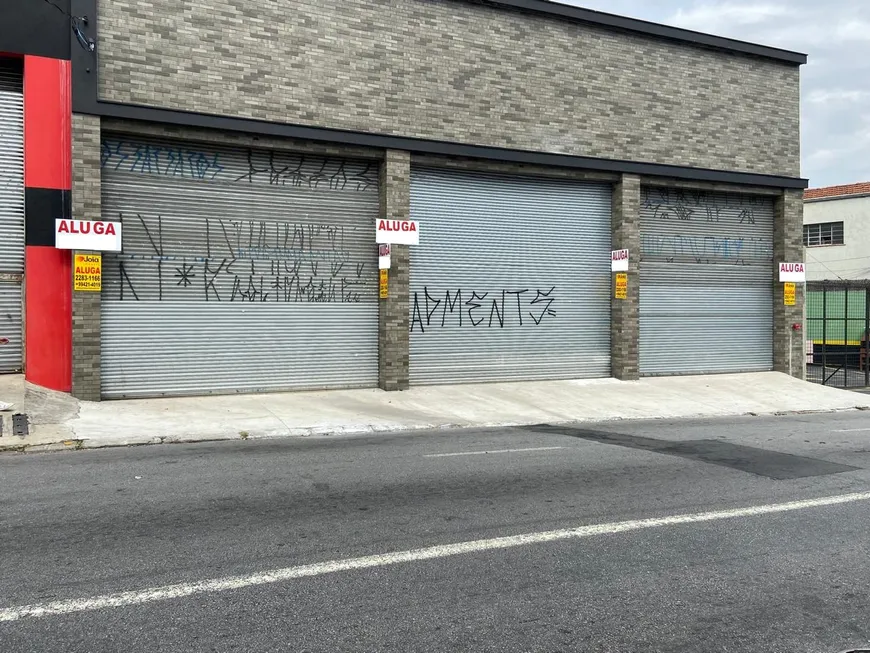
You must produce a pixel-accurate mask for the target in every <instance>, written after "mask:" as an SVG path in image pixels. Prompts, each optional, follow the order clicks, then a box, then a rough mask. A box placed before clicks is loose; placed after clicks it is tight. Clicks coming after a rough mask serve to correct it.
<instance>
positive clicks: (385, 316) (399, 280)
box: [378, 150, 411, 390]
mask: <svg viewBox="0 0 870 653" xmlns="http://www.w3.org/2000/svg"><path fill="white" fill-rule="evenodd" d="M380 181H381V186H380V191H381V215H382V216H384V217H386V218H390V219H394V220H407V219H408V218H409V217H410V214H411V160H410V156H409V154H408V153H407V152H401V151H397V150H387V152H386V154H385V156H384V161H383V163H382V164H381V175H380ZM409 254H410V253H409V251H408V245H393V246H392V253H391V259H392V260H391V262H390V263H391V266H390V270H389V296H388V297H387V298H386V299H381V300H379V301H380V308H379V311H378V352H379V354H378V385H379V386H380V388H381V389H383V390H407V388H408V368H409V363H410V360H409V356H408V348H409V340H408V338H409V332H408V328H409V315H408V313H409V311H410V305H409V304H408V288H409V286H410V256H409Z"/></svg>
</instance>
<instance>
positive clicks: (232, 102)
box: [98, 0, 799, 176]
mask: <svg viewBox="0 0 870 653" xmlns="http://www.w3.org/2000/svg"><path fill="white" fill-rule="evenodd" d="M98 48H99V50H100V53H101V54H100V69H99V92H100V96H101V98H102V99H106V100H113V101H119V102H132V103H136V104H144V105H151V106H161V107H168V108H175V109H183V110H190V111H199V112H204V113H213V114H223V115H230V116H238V117H248V118H257V119H264V120H273V121H279V122H289V123H297V124H305V125H318V126H327V127H335V128H342V129H353V130H362V131H369V132H378V133H388V134H396V135H406V136H418V137H424V138H431V139H443V140H448V141H456V142H462V143H472V144H481V145H492V146H503V147H510V148H516V149H529V150H540V151H547V152H560V153H567V154H574V155H588V156H597V157H606V158H617V159H630V160H636V161H650V162H658V163H669V164H678V165H688V166H699V167H708V168H717V169H728V170H740V171H747V172H756V173H769V174H782V175H794V176H796V175H798V174H799V69H798V68H797V67H795V66H791V65H786V64H780V63H776V62H773V61H769V60H764V59H760V58H753V57H749V56H746V55H737V54H729V53H724V52H717V51H713V50H706V49H702V48H699V47H695V46H690V45H686V44H679V43H673V42H667V41H660V40H656V39H652V38H650V37H646V36H642V35H632V34H627V33H617V32H609V31H606V30H603V29H601V28H597V27H592V26H586V25H581V24H578V23H572V22H568V21H564V20H560V19H557V18H554V17H548V16H543V15H538V14H528V13H522V12H518V11H514V10H508V9H504V8H494V7H491V6H485V5H483V4H476V3H471V2H467V1H464V0H342V1H341V2H334V1H331V0H286V1H285V2H280V3H277V2H273V1H271V0H248V1H246V2H238V1H237V0H186V1H185V2H178V1H177V0H152V1H151V2H148V3H143V2H140V1H139V0H112V1H111V2H102V3H100V16H99V43H98Z"/></svg>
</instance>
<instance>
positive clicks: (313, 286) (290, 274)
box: [102, 135, 379, 397]
mask: <svg viewBox="0 0 870 653" xmlns="http://www.w3.org/2000/svg"><path fill="white" fill-rule="evenodd" d="M377 171H378V165H377V162H375V161H372V162H366V161H357V160H346V159H342V158H337V157H336V158H328V159H326V158H320V157H314V156H308V155H305V156H300V155H296V154H289V153H285V152H277V151H267V150H258V149H248V150H246V149H240V148H226V147H220V146H216V145H205V144H195V143H189V142H171V141H167V142H162V141H152V140H143V139H138V138H136V139H134V138H129V137H126V136H122V135H104V138H103V143H102V202H103V204H102V206H103V218H104V219H107V220H109V219H111V220H121V221H122V223H123V253H122V254H107V255H105V260H104V271H103V292H102V392H103V394H104V396H106V397H143V396H154V395H184V394H205V393H226V392H255V391H267V390H280V389H290V388H333V387H360V386H373V385H376V384H377V357H378V338H377V333H378V304H377V301H378V299H377V256H376V249H375V246H374V244H373V243H374V231H373V230H374V224H375V219H376V218H377V215H378V206H379V204H378V172H377Z"/></svg>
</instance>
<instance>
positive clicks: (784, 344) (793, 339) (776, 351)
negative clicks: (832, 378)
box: [773, 190, 806, 379]
mask: <svg viewBox="0 0 870 653" xmlns="http://www.w3.org/2000/svg"><path fill="white" fill-rule="evenodd" d="M773 210H774V214H773V261H774V263H775V264H778V263H779V262H781V261H786V262H790V263H793V262H798V261H803V260H804V243H803V221H804V202H803V193H802V192H801V191H799V190H794V191H791V190H789V191H784V192H783V194H782V195H781V196H780V197H778V198H777V199H776V202H775V204H774V209H773ZM773 284H774V289H773V369H774V370H776V371H777V372H785V373H786V374H791V375H792V376H796V377H798V378H800V379H803V378H806V358H805V356H806V355H805V344H806V343H805V340H806V325H805V323H804V290H805V289H804V285H803V284H802V283H799V284H796V285H795V294H796V299H795V305H794V306H785V305H784V304H783V291H784V286H783V284H782V283H780V281H779V273H777V272H775V273H774V279H773ZM793 324H800V325H801V330H800V331H794V330H793V329H792V325H793ZM789 350H791V351H789Z"/></svg>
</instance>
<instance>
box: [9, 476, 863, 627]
mask: <svg viewBox="0 0 870 653" xmlns="http://www.w3.org/2000/svg"><path fill="white" fill-rule="evenodd" d="M867 500H870V492H855V493H853V494H841V495H837V496H832V497H821V498H818V499H803V500H801V501H789V502H788V503H773V504H766V505H760V506H748V507H746V508H734V509H732V510H716V511H712V512H700V513H689V514H682V515H671V516H670V517H653V518H651V519H634V520H631V521H623V522H612V523H608V524H590V525H588V526H578V527H576V528H566V529H561V530H555V531H543V532H539V533H527V534H525V535H510V536H508V537H495V538H492V539H488V540H472V541H470V542H458V543H456V544H443V545H438V546H430V547H426V548H423V549H412V550H410V551H396V552H393V553H382V554H378V555H371V556H364V557H361V558H348V559H345V560H332V561H330V562H318V563H315V564H311V565H302V566H299V567H285V568H283V569H273V570H271V571H263V572H259V573H255V574H247V575H244V576H227V577H225V578H214V579H211V580H203V581H199V582H195V583H179V584H177V585H164V586H163V587H152V588H149V589H144V590H132V591H129V592H119V593H117V594H104V595H102V596H94V597H90V598H81V599H69V600H65V601H52V602H50V603H35V604H33V605H21V606H16V607H10V608H3V609H0V622H4V621H18V620H19V619H27V618H35V617H47V616H51V615H64V614H71V613H76V612H86V611H89V610H105V609H107V608H121V607H125V606H131V605H142V604H143V603H153V602H155V601H166V600H169V599H178V598H183V597H186V596H193V595H195V594H207V593H212V592H225V591H228V590H237V589H242V588H245V587H256V586H258V585H269V584H271V583H282V582H285V581H289V580H294V579H297V578H308V577H311V576H322V575H324V574H333V573H335V572H338V571H352V570H358V569H370V568H372V567H386V566H389V565H396V564H400V563H404V562H420V561H423V560H435V559H437V558H447V557H451V556H457V555H463V554H467V553H479V552H481V551H493V550H497V549H510V548H514V547H518V546H527V545H529V544H543V543H545V542H557V541H560V540H571V539H580V538H585V537H595V536H598V535H613V534H615V533H626V532H629V531H637V530H642V529H645V528H658V527H661V526H676V525H679V524H698V523H702V522H712V521H718V520H722V519H735V518H738V517H755V516H758V515H769V514H773V513H782V512H791V511H794V510H805V509H807V508H819V507H823V506H835V505H840V504H844V503H854V502H856V501H867Z"/></svg>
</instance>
